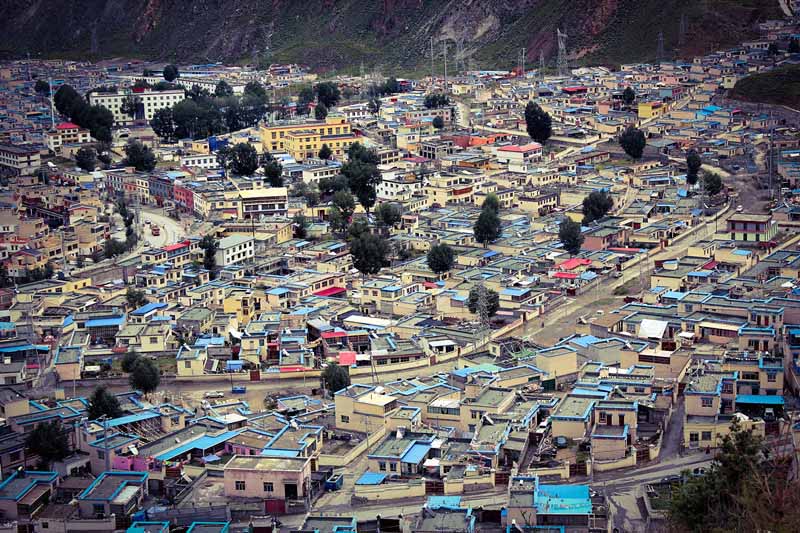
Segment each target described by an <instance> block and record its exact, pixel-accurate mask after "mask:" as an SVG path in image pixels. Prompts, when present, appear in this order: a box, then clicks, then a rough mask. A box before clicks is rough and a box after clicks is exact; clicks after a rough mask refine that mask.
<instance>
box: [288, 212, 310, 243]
mask: <svg viewBox="0 0 800 533" xmlns="http://www.w3.org/2000/svg"><path fill="white" fill-rule="evenodd" d="M292 226H293V227H294V236H295V238H296V239H305V238H306V237H308V219H307V218H306V217H305V215H303V214H302V213H297V214H296V215H295V216H294V218H293V219H292Z"/></svg>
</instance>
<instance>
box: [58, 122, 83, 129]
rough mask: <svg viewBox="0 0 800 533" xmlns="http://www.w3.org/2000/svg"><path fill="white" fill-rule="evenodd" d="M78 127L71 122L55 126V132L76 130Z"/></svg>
mask: <svg viewBox="0 0 800 533" xmlns="http://www.w3.org/2000/svg"><path fill="white" fill-rule="evenodd" d="M79 128H80V126H78V125H77V124H73V123H72V122H62V123H61V124H59V125H58V126H56V129H57V130H77V129H79Z"/></svg>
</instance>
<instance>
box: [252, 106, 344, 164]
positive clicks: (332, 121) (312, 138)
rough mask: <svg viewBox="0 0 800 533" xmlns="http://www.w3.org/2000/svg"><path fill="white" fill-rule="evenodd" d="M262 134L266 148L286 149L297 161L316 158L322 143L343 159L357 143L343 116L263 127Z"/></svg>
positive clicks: (271, 150) (330, 116)
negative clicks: (351, 146) (348, 150)
mask: <svg viewBox="0 0 800 533" xmlns="http://www.w3.org/2000/svg"><path fill="white" fill-rule="evenodd" d="M260 135H261V143H262V144H263V146H264V150H267V151H269V152H276V151H287V152H289V153H290V154H291V155H292V157H294V158H295V159H298V160H300V159H308V158H310V157H317V154H318V153H319V150H320V148H322V145H323V144H327V145H328V147H329V148H330V149H331V150H332V151H333V153H334V154H335V155H336V156H337V157H339V158H341V157H342V156H343V155H344V153H345V152H346V151H347V149H348V148H349V147H350V145H351V144H352V143H354V142H356V136H355V135H353V132H352V130H351V128H350V123H349V122H348V121H347V119H346V118H344V117H343V116H341V115H328V116H327V117H326V118H325V120H309V121H303V122H292V123H284V124H276V125H273V126H263V127H262V128H261V130H260Z"/></svg>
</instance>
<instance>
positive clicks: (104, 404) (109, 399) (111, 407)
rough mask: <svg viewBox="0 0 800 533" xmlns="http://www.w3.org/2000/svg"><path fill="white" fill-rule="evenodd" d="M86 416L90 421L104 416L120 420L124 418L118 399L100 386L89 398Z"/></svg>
mask: <svg viewBox="0 0 800 533" xmlns="http://www.w3.org/2000/svg"><path fill="white" fill-rule="evenodd" d="M86 414H87V416H88V417H89V420H97V419H98V418H100V417H102V416H107V417H108V418H119V417H121V416H122V408H121V407H120V405H119V400H118V399H117V397H116V396H114V395H113V394H111V393H109V392H108V390H107V389H106V388H105V387H104V386H100V387H97V388H95V389H94V392H92V395H91V396H90V397H89V405H88V407H87V408H86Z"/></svg>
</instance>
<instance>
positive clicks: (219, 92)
mask: <svg viewBox="0 0 800 533" xmlns="http://www.w3.org/2000/svg"><path fill="white" fill-rule="evenodd" d="M214 96H217V97H219V98H225V97H228V96H233V87H231V84H230V83H228V82H227V81H225V80H219V82H218V83H217V86H216V87H215V88H214Z"/></svg>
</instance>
